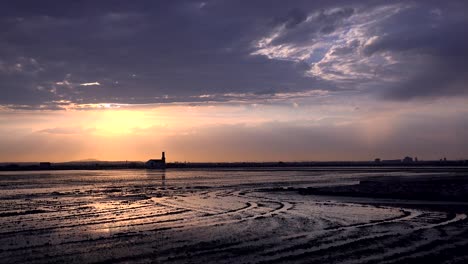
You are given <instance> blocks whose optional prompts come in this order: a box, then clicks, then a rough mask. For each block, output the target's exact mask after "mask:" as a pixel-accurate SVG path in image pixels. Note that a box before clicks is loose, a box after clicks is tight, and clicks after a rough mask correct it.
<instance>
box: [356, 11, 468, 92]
mask: <svg viewBox="0 0 468 264" xmlns="http://www.w3.org/2000/svg"><path fill="white" fill-rule="evenodd" d="M449 7H450V8H448V7H447V8H444V7H443V6H433V8H432V9H430V8H427V9H422V8H420V7H418V6H416V7H413V8H409V9H407V10H405V11H403V12H400V13H399V14H397V15H395V16H393V17H392V18H390V19H388V20H387V21H385V23H382V24H381V25H379V27H376V28H375V31H374V32H372V34H374V35H375V36H378V38H377V39H376V40H375V41H373V42H372V43H370V44H369V45H366V46H365V47H364V48H363V52H364V54H365V55H367V56H372V55H374V54H379V53H380V54H385V53H387V54H391V55H393V56H396V57H399V59H400V60H401V62H400V64H402V65H403V66H404V67H408V66H409V67H414V68H413V69H411V68H409V69H408V75H407V76H405V77H406V79H404V80H403V81H401V82H397V83H396V84H394V85H393V86H391V87H390V88H388V89H387V90H386V91H385V92H384V94H383V96H384V97H386V98H389V99H397V100H406V99H412V98H419V97H439V96H450V95H459V94H466V93H468V86H467V85H466V83H467V82H468V66H467V64H466V60H467V59H468V50H467V48H466V47H468V34H466V28H467V26H468V18H467V17H466V15H464V14H465V13H464V12H462V11H461V10H465V11H466V10H468V5H466V4H458V5H453V6H449ZM457 9H458V11H457Z"/></svg>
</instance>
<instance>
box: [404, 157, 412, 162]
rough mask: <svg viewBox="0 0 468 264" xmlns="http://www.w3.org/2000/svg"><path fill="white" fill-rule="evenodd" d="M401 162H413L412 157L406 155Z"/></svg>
mask: <svg viewBox="0 0 468 264" xmlns="http://www.w3.org/2000/svg"><path fill="white" fill-rule="evenodd" d="M403 162H404V163H412V162H413V158H412V157H408V156H406V157H405V158H404V159H403Z"/></svg>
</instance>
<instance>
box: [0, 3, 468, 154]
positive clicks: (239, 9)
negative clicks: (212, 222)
mask: <svg viewBox="0 0 468 264" xmlns="http://www.w3.org/2000/svg"><path fill="white" fill-rule="evenodd" d="M467 12H468V2H467V1H464V0H461V1H457V0H452V1H431V0H427V1H379V0H372V1H371V0H369V1H366V0H361V1H353V0H346V1H320V0H317V1H308V0H307V1H299V0H297V1H295V0H291V1H282V0H281V1H280V0H264V1H263V0H262V1H259V0H251V1H237V0H206V1H178V0H175V1H169V0H167V1H164V0H158V1H153V0H151V1H150V0H147V1H146V0H139V1H123V0H113V1H110V0H101V1H94V0H88V1H85V0H81V1H72V2H70V1H49V0H42V1H25V0H16V1H2V2H1V3H0V161H2V162H19V161H52V162H60V161H71V160H82V159H90V158H92V159H99V160H142V161H144V160H147V159H149V158H159V157H160V153H161V151H166V156H167V160H168V161H173V162H174V161H180V162H184V161H188V162H203V161H213V162H219V161H329V160H356V161H358V160H373V159H374V158H382V159H396V158H403V157H404V156H407V155H409V156H413V157H414V156H416V157H418V158H419V159H420V160H431V159H440V158H443V157H447V158H448V159H468V137H467V135H468V84H467V83H468V64H467V63H466V62H467V61H468V49H467V48H466V47H468V34H466V28H468V16H467V15H466V14H467Z"/></svg>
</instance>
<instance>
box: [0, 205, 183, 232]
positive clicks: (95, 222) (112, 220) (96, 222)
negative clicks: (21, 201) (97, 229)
mask: <svg viewBox="0 0 468 264" xmlns="http://www.w3.org/2000/svg"><path fill="white" fill-rule="evenodd" d="M156 211H159V212H161V213H156V214H151V213H150V214H148V213H144V214H142V215H137V216H132V217H125V216H124V217H122V218H117V219H115V217H108V218H101V219H95V218H94V219H93V221H91V222H81V223H76V221H71V222H75V224H68V225H63V224H58V225H56V226H49V227H44V228H32V229H22V230H16V231H7V232H0V235H2V236H6V235H11V234H19V233H31V232H44V231H51V230H54V229H58V228H73V227H81V226H90V225H100V224H107V223H117V222H125V221H133V220H141V219H145V218H155V217H163V216H167V215H172V214H178V213H184V212H188V211H189V210H187V209H178V210H177V209H175V210H174V211H169V212H167V211H166V212H163V211H164V210H161V209H160V208H158V209H157V210H156ZM97 214H99V213H97Z"/></svg>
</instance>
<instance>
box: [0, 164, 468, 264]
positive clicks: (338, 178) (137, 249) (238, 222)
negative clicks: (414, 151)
mask: <svg viewBox="0 0 468 264" xmlns="http://www.w3.org/2000/svg"><path fill="white" fill-rule="evenodd" d="M402 174H404V175H405V177H408V178H418V177H422V178H427V177H435V176H437V177H439V176H440V177H452V176H453V175H452V174H444V173H441V172H438V173H437V174H436V175H434V174H430V175H421V174H417V173H407V172H395V173H393V174H392V175H393V176H392V175H391V177H398V175H402ZM377 176H378V177H380V176H382V175H380V173H372V172H369V171H365V172H363V173H359V172H356V171H352V172H348V171H341V172H326V171H319V172H317V171H313V170H311V171H304V170H301V171H294V170H290V171H284V170H282V171H279V172H275V171H274V170H269V171H251V170H232V171H214V170H209V171H208V170H196V171H177V170H174V171H167V172H143V171H141V170H138V171H132V170H129V171H126V170H120V171H105V172H101V171H93V172H86V171H76V172H53V173H37V174H31V173H28V172H21V173H5V174H0V198H1V199H0V260H1V262H2V263H151V262H156V263H158V262H165V263H466V262H467V261H468V252H467V251H466V249H467V248H468V221H467V215H466V212H467V210H466V206H465V204H464V203H463V202H454V201H450V200H446V201H443V203H444V204H446V205H449V204H452V203H457V204H458V206H457V208H456V210H445V209H444V207H443V206H442V207H440V206H439V207H432V206H431V205H430V204H429V205H425V206H415V205H414V203H413V204H411V205H410V204H407V205H405V201H406V200H398V199H397V200H395V199H390V200H389V199H374V198H367V197H358V198H356V197H350V198H348V197H344V196H340V195H338V196H329V194H330V193H327V194H328V195H327V196H323V195H304V194H303V193H302V194H301V193H299V191H300V190H307V191H309V190H312V189H311V188H309V187H314V188H317V189H321V188H330V189H329V190H331V188H332V186H335V187H333V188H341V187H336V186H343V185H346V186H353V185H361V184H359V182H364V181H366V180H369V179H375V177H377ZM387 176H388V175H387ZM363 185H365V183H364V184H363ZM349 188H350V187H349ZM322 190H323V189H322ZM307 194H311V193H307ZM379 201H382V202H379ZM430 203H436V202H435V201H431V202H430Z"/></svg>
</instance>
